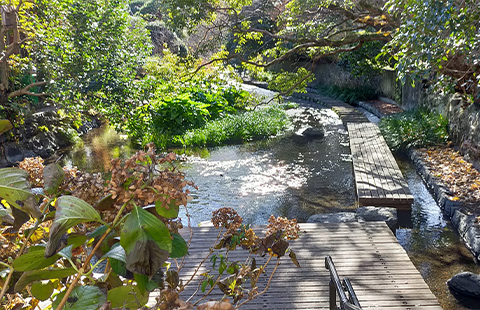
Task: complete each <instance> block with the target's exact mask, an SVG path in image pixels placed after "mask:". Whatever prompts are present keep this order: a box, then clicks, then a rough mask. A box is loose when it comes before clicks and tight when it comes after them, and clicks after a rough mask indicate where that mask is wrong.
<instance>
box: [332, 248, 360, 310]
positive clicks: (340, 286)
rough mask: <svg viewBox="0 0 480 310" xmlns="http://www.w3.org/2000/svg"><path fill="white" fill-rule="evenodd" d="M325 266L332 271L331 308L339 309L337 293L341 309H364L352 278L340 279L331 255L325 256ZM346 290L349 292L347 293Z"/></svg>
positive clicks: (333, 309)
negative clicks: (353, 285)
mask: <svg viewBox="0 0 480 310" xmlns="http://www.w3.org/2000/svg"><path fill="white" fill-rule="evenodd" d="M325 268H327V269H328V270H329V271H330V283H329V295H330V296H329V297H330V310H337V294H338V296H339V298H340V308H339V309H340V310H362V308H361V307H360V303H359V302H358V298H357V295H356V294H355V292H354V291H353V287H352V284H351V283H350V280H348V279H347V278H345V279H344V280H343V281H340V278H339V276H338V273H337V270H336V269H335V265H334V264H333V261H332V258H331V257H330V256H327V257H325ZM345 290H346V291H347V292H348V296H349V297H348V298H347V294H345Z"/></svg>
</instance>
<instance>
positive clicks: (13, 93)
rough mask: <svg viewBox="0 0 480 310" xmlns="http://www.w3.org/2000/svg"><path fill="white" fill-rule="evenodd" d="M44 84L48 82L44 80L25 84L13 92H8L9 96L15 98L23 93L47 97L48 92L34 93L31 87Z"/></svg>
mask: <svg viewBox="0 0 480 310" xmlns="http://www.w3.org/2000/svg"><path fill="white" fill-rule="evenodd" d="M44 85H47V82H45V81H43V82H35V83H32V84H30V85H27V86H25V87H24V88H22V89H19V90H16V91H14V92H11V93H10V94H8V98H14V97H18V96H23V95H30V96H35V97H47V96H48V94H46V93H32V92H31V91H30V89H31V88H33V87H36V86H44Z"/></svg>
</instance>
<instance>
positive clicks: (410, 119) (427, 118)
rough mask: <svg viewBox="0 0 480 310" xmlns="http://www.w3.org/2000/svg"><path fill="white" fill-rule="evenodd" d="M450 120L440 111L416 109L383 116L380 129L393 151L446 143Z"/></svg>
mask: <svg viewBox="0 0 480 310" xmlns="http://www.w3.org/2000/svg"><path fill="white" fill-rule="evenodd" d="M447 125H448V121H447V119H446V118H445V117H443V116H442V115H441V114H438V113H431V112H428V111H427V110H425V109H414V110H411V111H406V112H403V113H400V114H396V115H393V116H389V117H385V118H382V119H381V121H380V124H379V126H380V130H381V131H382V134H383V136H384V138H385V141H386V142H387V144H388V146H389V147H390V149H391V150H392V151H404V150H406V149H408V148H411V147H413V148H418V147H424V146H429V145H436V144H445V143H446V142H447V140H448V128H447Z"/></svg>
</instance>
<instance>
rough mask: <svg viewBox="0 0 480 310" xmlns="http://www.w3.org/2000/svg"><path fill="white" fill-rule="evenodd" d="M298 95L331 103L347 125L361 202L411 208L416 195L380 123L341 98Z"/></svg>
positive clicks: (402, 208)
mask: <svg viewBox="0 0 480 310" xmlns="http://www.w3.org/2000/svg"><path fill="white" fill-rule="evenodd" d="M298 97H300V98H301V99H304V100H309V101H313V102H318V103H320V104H323V105H325V106H327V107H330V108H331V109H333V110H334V111H335V112H337V114H338V115H339V116H340V118H341V119H342V121H343V124H344V125H345V126H346V127H347V129H348V135H349V137H350V150H351V154H352V159H353V171H354V175H355V183H356V188H357V198H358V203H359V205H363V206H377V207H395V208H397V209H400V210H411V206H412V203H413V196H412V195H411V193H410V190H409V189H408V185H407V183H406V181H405V179H404V178H403V175H402V172H401V171H400V169H399V167H398V164H397V162H396V161H395V158H394V157H393V155H392V153H391V152H390V150H389V148H388V146H387V143H386V142H385V139H384V138H383V136H382V134H381V133H380V130H379V129H378V126H377V125H375V124H373V123H370V122H369V120H368V119H367V118H366V117H365V116H364V115H363V113H361V112H360V111H358V110H357V109H355V108H354V107H352V106H351V105H349V104H346V103H345V102H342V101H340V100H337V99H332V98H329V97H325V96H322V95H319V94H310V93H309V94H300V95H298Z"/></svg>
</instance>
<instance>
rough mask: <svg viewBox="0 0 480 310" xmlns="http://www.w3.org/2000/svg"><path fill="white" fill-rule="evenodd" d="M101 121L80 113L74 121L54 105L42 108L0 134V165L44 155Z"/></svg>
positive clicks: (16, 162)
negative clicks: (79, 118)
mask: <svg viewBox="0 0 480 310" xmlns="http://www.w3.org/2000/svg"><path fill="white" fill-rule="evenodd" d="M73 123H77V126H75V125H74V124H73ZM101 124H102V122H101V120H100V118H99V116H98V115H89V114H82V119H81V120H80V121H77V120H75V121H74V120H72V117H71V116H67V115H64V114H62V113H58V111H57V109H56V108H55V107H45V108H43V109H41V110H39V111H36V112H35V113H33V114H31V115H30V116H28V117H27V118H26V119H25V121H24V123H23V124H22V125H20V126H18V127H16V128H13V129H11V131H10V132H6V133H3V134H1V135H0V168H2V167H10V166H13V165H16V164H18V163H19V162H21V161H22V160H23V159H24V158H27V157H36V156H40V157H42V158H48V157H50V156H52V155H54V154H55V152H56V151H57V150H59V149H62V148H65V147H69V146H71V145H73V144H74V143H75V141H76V139H78V137H79V136H81V135H83V134H85V133H87V132H89V131H90V130H92V129H93V128H98V127H100V125H101Z"/></svg>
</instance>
